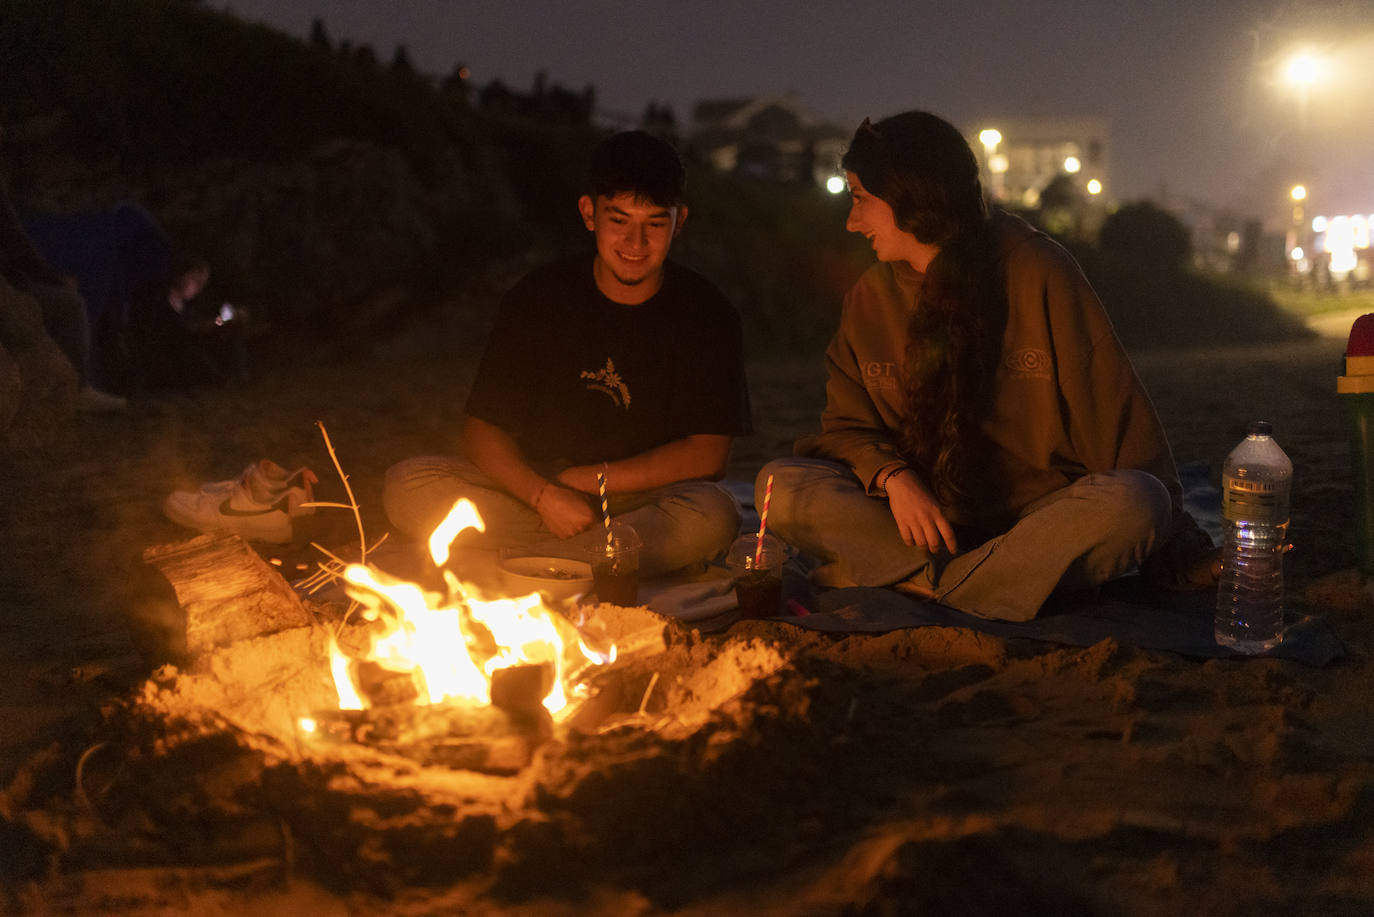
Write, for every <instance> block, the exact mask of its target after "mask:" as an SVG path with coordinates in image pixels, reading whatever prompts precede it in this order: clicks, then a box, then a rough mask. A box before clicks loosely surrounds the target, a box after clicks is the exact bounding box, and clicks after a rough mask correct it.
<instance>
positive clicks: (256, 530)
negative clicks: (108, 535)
mask: <svg viewBox="0 0 1374 917" xmlns="http://www.w3.org/2000/svg"><path fill="white" fill-rule="evenodd" d="M306 474H307V475H308V477H303V478H302V479H301V480H302V482H303V485H304V486H301V487H287V488H285V489H284V490H283V491H282V492H281V493H279V494H276V495H275V496H274V497H273V498H272V499H269V500H258V499H256V498H255V496H254V495H253V492H252V489H251V488H250V486H249V484H248V483H247V482H246V481H243V480H238V481H233V482H230V486H229V487H228V488H227V489H225V488H223V487H218V486H216V487H215V488H214V489H211V490H205V489H202V490H199V491H196V492H194V493H192V492H191V491H185V490H180V491H175V492H173V493H171V494H168V495H167V499H165V500H163V501H162V511H163V513H165V514H166V516H167V518H168V519H170V520H172V521H173V522H175V523H177V524H178V525H184V526H186V527H187V528H193V529H197V530H199V531H202V532H214V531H230V532H235V533H237V534H238V535H239V536H240V537H242V538H243V539H244V540H246V541H266V542H271V543H273V544H285V543H287V542H289V541H291V520H292V518H293V517H295V516H303V515H307V514H309V513H313V512H314V511H315V509H314V507H309V506H302V505H301V504H303V503H308V502H310V499H311V491H310V485H311V484H313V483H314V480H315V476H314V474H313V473H311V472H309V471H308V470H306ZM220 483H221V484H223V483H224V482H220Z"/></svg>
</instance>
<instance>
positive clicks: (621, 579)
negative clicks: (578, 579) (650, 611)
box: [592, 557, 639, 607]
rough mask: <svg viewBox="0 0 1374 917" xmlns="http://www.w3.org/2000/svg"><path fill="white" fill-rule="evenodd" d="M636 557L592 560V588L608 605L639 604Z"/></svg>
mask: <svg viewBox="0 0 1374 917" xmlns="http://www.w3.org/2000/svg"><path fill="white" fill-rule="evenodd" d="M637 561H638V558H633V559H628V560H627V559H626V558H624V557H602V558H598V559H597V560H594V561H592V589H593V591H595V592H596V597H597V599H598V600H600V601H602V602H606V603H607V604H610V605H624V606H626V607H633V606H635V605H637V604H639V564H638V562H637Z"/></svg>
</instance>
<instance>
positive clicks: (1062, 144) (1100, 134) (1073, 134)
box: [967, 118, 1111, 209]
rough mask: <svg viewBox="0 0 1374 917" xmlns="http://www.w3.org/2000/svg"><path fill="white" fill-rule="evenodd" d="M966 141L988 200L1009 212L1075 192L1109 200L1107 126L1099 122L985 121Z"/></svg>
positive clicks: (1035, 205) (1051, 120)
mask: <svg viewBox="0 0 1374 917" xmlns="http://www.w3.org/2000/svg"><path fill="white" fill-rule="evenodd" d="M970 126H971V127H972V128H973V131H972V134H971V135H970V136H968V138H967V139H968V142H969V145H970V146H972V147H973V149H974V151H975V152H977V153H979V154H980V155H979V159H980V161H981V162H982V165H983V181H984V184H985V185H986V187H987V189H988V193H989V195H990V196H991V197H992V198H993V199H994V200H996V201H999V202H1001V203H1003V204H1006V205H1008V206H1011V207H1024V208H1028V209H1031V208H1038V207H1040V206H1041V197H1042V195H1044V193H1045V192H1046V191H1047V190H1049V191H1050V192H1051V193H1052V194H1054V193H1056V192H1058V193H1063V192H1066V191H1077V192H1079V193H1081V194H1082V195H1084V196H1085V197H1086V198H1097V199H1099V200H1103V201H1105V200H1108V199H1109V195H1110V193H1111V175H1110V171H1111V170H1110V165H1111V163H1110V156H1109V153H1110V144H1109V137H1108V129H1107V122H1106V121H1105V120H1103V119H1100V118H1044V119H1035V120H1032V119H1024V120H1018V119H1013V118H989V119H986V120H985V121H983V122H979V123H978V124H976V125H970Z"/></svg>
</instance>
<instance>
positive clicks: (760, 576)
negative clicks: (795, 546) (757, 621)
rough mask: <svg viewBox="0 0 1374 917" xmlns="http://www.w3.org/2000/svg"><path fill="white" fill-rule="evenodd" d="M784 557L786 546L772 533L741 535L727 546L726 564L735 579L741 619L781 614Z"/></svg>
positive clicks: (773, 616) (771, 616)
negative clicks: (728, 548)
mask: <svg viewBox="0 0 1374 917" xmlns="http://www.w3.org/2000/svg"><path fill="white" fill-rule="evenodd" d="M786 557H787V546H786V545H784V544H783V543H782V542H781V541H779V540H778V539H777V538H775V537H773V536H772V535H765V536H764V537H763V538H759V537H758V536H757V535H741V536H740V537H739V538H737V539H735V543H734V544H732V545H730V550H729V551H728V552H727V553H726V555H725V566H726V567H728V568H729V569H730V573H731V578H732V579H733V580H734V581H735V598H736V600H737V601H738V602H739V616H740V619H741V620H743V619H745V618H776V617H778V616H779V615H781V614H782V564H783V561H784V560H785V559H786Z"/></svg>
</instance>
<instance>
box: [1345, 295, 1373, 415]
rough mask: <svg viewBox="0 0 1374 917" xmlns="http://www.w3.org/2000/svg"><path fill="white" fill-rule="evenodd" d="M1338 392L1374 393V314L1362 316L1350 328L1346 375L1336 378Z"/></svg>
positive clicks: (1346, 354)
mask: <svg viewBox="0 0 1374 917" xmlns="http://www.w3.org/2000/svg"><path fill="white" fill-rule="evenodd" d="M1336 391H1337V392H1339V393H1340V394H1343V395H1364V394H1369V393H1371V392H1374V312H1371V313H1369V314H1367V315H1361V316H1360V317H1359V318H1357V319H1355V323H1354V324H1353V325H1351V326H1350V339H1349V341H1347V343H1346V347H1345V375H1344V376H1337V377H1336Z"/></svg>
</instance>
